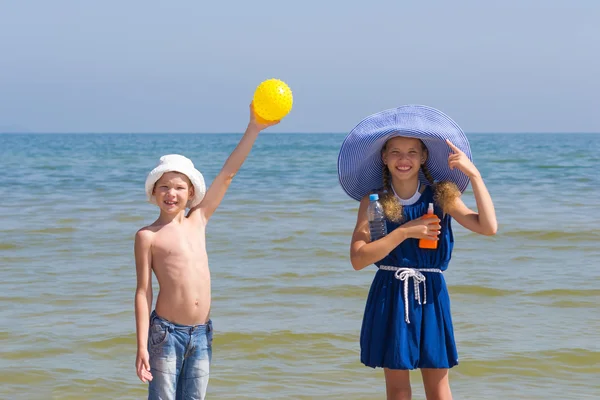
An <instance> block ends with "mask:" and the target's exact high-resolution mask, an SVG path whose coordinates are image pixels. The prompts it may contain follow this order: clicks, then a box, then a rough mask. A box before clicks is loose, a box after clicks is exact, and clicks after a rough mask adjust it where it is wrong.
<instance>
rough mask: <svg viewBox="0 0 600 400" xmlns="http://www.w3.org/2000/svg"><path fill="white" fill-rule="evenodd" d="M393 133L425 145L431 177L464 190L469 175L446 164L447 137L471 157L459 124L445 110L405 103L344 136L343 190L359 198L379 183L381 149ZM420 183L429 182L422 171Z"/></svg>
mask: <svg viewBox="0 0 600 400" xmlns="http://www.w3.org/2000/svg"><path fill="white" fill-rule="evenodd" d="M395 136H406V137H413V138H418V139H421V140H422V141H423V143H424V144H425V146H426V147H427V150H428V153H429V156H428V158H427V162H426V164H427V168H428V169H429V172H431V175H432V176H433V179H434V180H435V181H451V182H454V183H456V185H457V186H458V189H459V190H460V191H461V192H464V191H465V189H466V188H467V186H468V185H469V178H468V177H467V176H466V175H465V174H463V173H462V172H461V171H459V170H458V169H456V168H455V169H454V170H451V169H450V167H448V156H449V155H450V153H451V152H452V151H451V149H450V146H448V144H447V143H446V139H449V140H450V141H451V142H452V143H453V144H454V145H455V146H456V147H458V148H459V149H461V150H462V151H463V152H464V153H465V154H466V155H467V157H469V159H471V160H472V156H471V148H470V146H469V141H468V140H467V137H466V136H465V134H464V132H463V131H462V129H460V127H459V126H458V125H457V124H456V122H454V121H453V120H452V119H451V118H450V117H448V116H447V115H446V114H444V113H442V112H441V111H439V110H436V109H435V108H432V107H427V106H422V105H406V106H401V107H398V108H392V109H389V110H384V111H381V112H378V113H376V114H373V115H370V116H368V117H367V118H365V119H363V120H362V121H361V122H360V123H359V124H358V125H356V127H355V128H354V129H353V130H352V131H351V132H350V133H349V134H348V136H346V138H345V139H344V142H343V143H342V147H341V148H340V153H339V156H338V179H339V182H340V185H341V186H342V188H343V189H344V191H345V192H346V193H347V194H348V195H349V196H350V197H352V198H353V199H355V200H358V201H360V200H361V199H362V198H363V197H364V196H365V195H367V194H368V193H369V192H371V191H373V190H376V189H379V188H381V187H382V185H383V181H382V179H383V178H382V173H383V161H382V160H381V149H382V148H383V145H384V144H385V142H387V141H388V140H389V139H390V138H392V137H395ZM419 178H420V180H421V182H422V183H424V184H429V182H428V181H427V179H426V178H425V176H424V175H423V172H419Z"/></svg>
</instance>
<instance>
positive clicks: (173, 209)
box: [152, 172, 194, 214]
mask: <svg viewBox="0 0 600 400" xmlns="http://www.w3.org/2000/svg"><path fill="white" fill-rule="evenodd" d="M152 193H153V194H154V196H155V197H156V203H157V204H158V206H159V207H160V209H161V210H162V211H164V212H166V213H169V214H172V213H178V212H180V211H182V210H185V208H186V205H187V202H188V200H189V199H190V198H191V197H192V196H194V187H193V186H192V183H191V182H190V180H189V178H188V177H187V176H185V175H184V174H180V173H179V172H165V173H164V174H163V176H161V177H160V179H159V180H158V181H157V182H156V184H155V185H154V190H153V192H152Z"/></svg>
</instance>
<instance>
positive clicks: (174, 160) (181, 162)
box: [146, 154, 206, 208]
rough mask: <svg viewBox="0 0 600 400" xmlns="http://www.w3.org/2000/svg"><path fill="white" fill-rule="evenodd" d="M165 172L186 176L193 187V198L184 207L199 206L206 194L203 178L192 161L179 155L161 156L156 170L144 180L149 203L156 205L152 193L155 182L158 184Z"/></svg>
mask: <svg viewBox="0 0 600 400" xmlns="http://www.w3.org/2000/svg"><path fill="white" fill-rule="evenodd" d="M166 172H179V173H181V174H184V175H186V176H187V177H188V178H189V180H190V182H192V185H193V186H194V196H193V197H192V198H190V199H189V200H188V202H187V205H186V207H189V208H192V207H196V206H197V205H198V204H200V202H201V201H202V199H203V198H204V194H205V193H206V186H205V184H204V177H203V176H202V174H201V173H200V171H198V170H197V169H196V168H195V167H194V163H193V162H192V160H190V159H189V158H187V157H185V156H182V155H179V154H168V155H165V156H162V157H161V158H160V160H159V161H158V165H157V166H156V168H154V169H153V170H152V171H150V173H149V174H148V177H147V178H146V196H148V201H149V202H150V203H152V204H156V205H158V203H157V202H156V197H155V196H154V195H153V194H152V192H153V190H154V185H155V184H156V182H158V180H159V179H160V177H161V176H163V174H164V173H166Z"/></svg>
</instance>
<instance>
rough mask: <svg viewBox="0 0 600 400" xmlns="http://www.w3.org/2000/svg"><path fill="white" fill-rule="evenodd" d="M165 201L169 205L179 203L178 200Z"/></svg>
mask: <svg viewBox="0 0 600 400" xmlns="http://www.w3.org/2000/svg"><path fill="white" fill-rule="evenodd" d="M164 203H165V204H166V205H168V206H176V205H177V202H176V201H165V202H164Z"/></svg>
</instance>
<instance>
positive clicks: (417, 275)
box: [379, 265, 442, 324]
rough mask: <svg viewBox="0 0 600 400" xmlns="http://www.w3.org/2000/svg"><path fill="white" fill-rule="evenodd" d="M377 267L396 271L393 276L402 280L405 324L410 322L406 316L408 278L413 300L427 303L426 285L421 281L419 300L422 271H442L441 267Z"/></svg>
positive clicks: (423, 280) (423, 279) (423, 277)
mask: <svg viewBox="0 0 600 400" xmlns="http://www.w3.org/2000/svg"><path fill="white" fill-rule="evenodd" d="M379 269H382V270H384V271H396V273H395V274H394V276H395V277H396V279H398V280H400V281H402V282H404V320H405V321H406V323H407V324H410V319H409V318H408V279H409V278H413V283H414V285H415V300H417V301H418V302H419V304H427V286H425V284H424V283H423V296H424V297H425V298H424V299H423V302H421V290H420V283H421V282H425V275H423V274H422V272H436V273H438V274H441V273H442V270H441V269H438V268H418V269H416V268H407V267H390V266H388V265H381V266H380V267H379Z"/></svg>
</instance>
